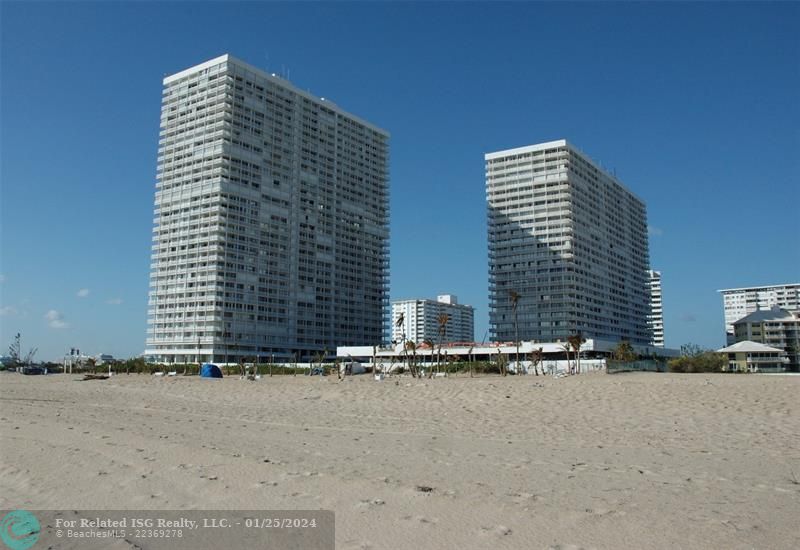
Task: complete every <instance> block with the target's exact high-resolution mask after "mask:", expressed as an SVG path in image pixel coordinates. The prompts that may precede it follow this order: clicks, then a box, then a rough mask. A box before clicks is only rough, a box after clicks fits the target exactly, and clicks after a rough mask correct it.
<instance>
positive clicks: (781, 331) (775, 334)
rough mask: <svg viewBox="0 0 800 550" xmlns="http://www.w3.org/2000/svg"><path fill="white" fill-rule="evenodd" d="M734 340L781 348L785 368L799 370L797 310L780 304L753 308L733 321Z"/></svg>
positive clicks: (799, 340)
mask: <svg viewBox="0 0 800 550" xmlns="http://www.w3.org/2000/svg"><path fill="white" fill-rule="evenodd" d="M733 334H734V338H735V339H736V341H737V342H743V341H752V342H759V343H761V344H764V345H767V346H771V347H773V348H778V349H780V350H783V352H784V353H785V354H786V357H787V358H788V363H787V368H788V369H789V370H790V371H794V372H797V371H800V311H797V310H796V311H788V310H785V309H781V308H779V307H773V308H772V309H768V310H759V311H754V312H753V313H751V314H750V315H746V316H745V317H742V318H741V319H739V320H738V321H736V322H735V323H733Z"/></svg>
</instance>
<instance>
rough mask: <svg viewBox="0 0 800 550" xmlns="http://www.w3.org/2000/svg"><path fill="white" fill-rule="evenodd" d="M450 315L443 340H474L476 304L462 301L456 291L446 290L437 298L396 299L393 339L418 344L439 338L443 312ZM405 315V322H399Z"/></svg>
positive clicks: (394, 304)
mask: <svg viewBox="0 0 800 550" xmlns="http://www.w3.org/2000/svg"><path fill="white" fill-rule="evenodd" d="M443 314H446V315H447V323H446V324H445V326H444V333H443V334H442V342H444V343H449V342H472V341H473V340H474V339H475V336H474V334H475V308H473V307H472V306H467V305H462V304H459V303H458V298H457V297H456V296H453V295H452V294H442V295H440V296H438V297H437V298H436V300H426V299H416V300H397V301H395V302H392V340H393V341H394V342H401V341H402V340H403V336H404V335H405V339H406V340H411V341H413V342H416V343H417V344H419V343H422V342H424V341H425V340H432V341H433V342H437V343H438V342H439V336H440V333H439V319H440V317H439V316H440V315H443ZM401 315H402V318H403V322H402V323H401V324H399V325H398V320H399V319H400V317H401Z"/></svg>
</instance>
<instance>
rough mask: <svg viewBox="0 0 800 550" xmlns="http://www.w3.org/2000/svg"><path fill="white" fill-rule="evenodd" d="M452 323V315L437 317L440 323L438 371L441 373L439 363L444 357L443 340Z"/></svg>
mask: <svg viewBox="0 0 800 550" xmlns="http://www.w3.org/2000/svg"><path fill="white" fill-rule="evenodd" d="M448 321H450V315H448V314H447V313H440V314H439V315H438V316H437V317H436V322H437V323H439V351H438V353H437V354H436V371H437V372H438V371H439V362H440V361H441V356H442V340H444V337H445V335H446V334H447V323H448Z"/></svg>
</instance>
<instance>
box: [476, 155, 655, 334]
mask: <svg viewBox="0 0 800 550" xmlns="http://www.w3.org/2000/svg"><path fill="white" fill-rule="evenodd" d="M485 161H486V195H487V201H488V216H489V223H488V230H489V324H490V329H489V330H490V334H491V339H492V340H493V341H513V340H516V336H515V335H516V334H517V333H518V334H519V339H520V340H535V341H538V342H553V341H562V342H563V341H565V340H566V338H567V337H568V336H570V335H573V334H576V333H580V334H582V335H583V336H584V337H585V338H598V339H602V340H608V341H614V342H618V341H620V340H627V341H629V342H630V343H632V344H638V345H649V344H650V343H651V342H652V334H651V330H650V327H649V326H648V315H650V311H651V310H650V292H649V290H648V269H649V267H650V266H649V263H650V261H649V252H648V242H647V211H646V207H645V204H644V202H643V201H642V200H641V199H640V198H638V197H637V196H636V195H634V194H633V193H632V192H631V191H630V190H629V189H628V188H627V187H625V186H624V185H623V184H622V182H620V181H619V180H618V179H617V178H616V177H615V176H614V175H613V174H610V173H609V172H607V171H605V170H603V169H602V168H601V167H600V166H599V165H598V164H597V163H595V162H594V161H592V160H591V159H590V158H589V157H588V156H586V155H585V154H583V153H582V152H580V151H579V150H578V149H576V148H575V147H574V146H572V145H571V144H570V143H568V142H567V141H566V140H560V141H552V142H548V143H540V144H537V145H530V146H527V147H520V148H517V149H509V150H505V151H498V152H494V153H488V154H487V155H485ZM515 310H516V311H515ZM515 324H516V325H517V326H518V330H515Z"/></svg>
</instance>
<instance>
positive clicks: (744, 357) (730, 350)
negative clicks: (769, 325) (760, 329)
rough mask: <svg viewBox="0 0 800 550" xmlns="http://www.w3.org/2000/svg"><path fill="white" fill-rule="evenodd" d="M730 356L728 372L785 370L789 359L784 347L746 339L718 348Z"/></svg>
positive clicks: (719, 351)
mask: <svg viewBox="0 0 800 550" xmlns="http://www.w3.org/2000/svg"><path fill="white" fill-rule="evenodd" d="M717 352H718V353H725V354H727V356H728V366H727V369H726V370H727V372H785V371H786V366H787V364H788V362H789V359H788V358H787V357H786V352H784V351H783V350H782V349H778V348H772V347H770V346H765V345H764V344H759V343H758V342H751V341H749V340H745V341H743V342H737V343H735V344H733V345H732V346H728V347H727V348H722V349H719V350H717Z"/></svg>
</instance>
